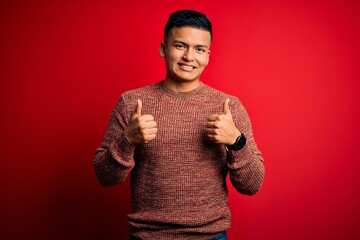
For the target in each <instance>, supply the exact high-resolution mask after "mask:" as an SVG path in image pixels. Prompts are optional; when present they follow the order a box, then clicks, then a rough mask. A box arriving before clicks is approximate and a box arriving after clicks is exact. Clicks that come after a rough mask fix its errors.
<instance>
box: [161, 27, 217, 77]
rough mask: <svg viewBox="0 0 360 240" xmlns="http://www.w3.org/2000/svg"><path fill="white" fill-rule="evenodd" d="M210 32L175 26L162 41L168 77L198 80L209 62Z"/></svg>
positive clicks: (162, 53)
mask: <svg viewBox="0 0 360 240" xmlns="http://www.w3.org/2000/svg"><path fill="white" fill-rule="evenodd" d="M210 44H211V36H210V32H208V31H205V30H201V29H197V28H193V27H175V28H173V29H172V31H171V33H170V34H169V36H168V37H167V39H165V42H164V43H161V48H160V55H161V56H162V57H164V58H165V61H166V78H167V80H170V81H176V82H194V81H198V80H199V78H200V75H201V73H202V72H203V70H204V69H205V67H206V65H207V64H208V62H209V55H210V49H209V48H210Z"/></svg>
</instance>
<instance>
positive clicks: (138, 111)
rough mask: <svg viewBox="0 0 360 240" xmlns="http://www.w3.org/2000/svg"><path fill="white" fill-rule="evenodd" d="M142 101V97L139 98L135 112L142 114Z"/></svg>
mask: <svg viewBox="0 0 360 240" xmlns="http://www.w3.org/2000/svg"><path fill="white" fill-rule="evenodd" d="M141 109H142V102H141V100H140V99H138V100H137V105H136V109H135V114H137V115H139V116H141Z"/></svg>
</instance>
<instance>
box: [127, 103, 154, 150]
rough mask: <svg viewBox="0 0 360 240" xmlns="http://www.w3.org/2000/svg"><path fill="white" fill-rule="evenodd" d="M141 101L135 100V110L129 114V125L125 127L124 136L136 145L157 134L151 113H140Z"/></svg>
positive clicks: (147, 140) (149, 139) (151, 138)
mask: <svg viewBox="0 0 360 240" xmlns="http://www.w3.org/2000/svg"><path fill="white" fill-rule="evenodd" d="M141 109H142V102H141V100H138V101H137V106H136V109H135V112H134V113H133V115H132V116H131V120H130V123H129V126H128V127H127V128H126V129H125V137H126V138H127V140H128V141H129V142H130V143H131V144H133V145H138V144H142V143H147V142H149V141H151V140H153V139H154V138H155V137H156V134H157V124H156V122H155V120H154V117H153V116H152V115H141Z"/></svg>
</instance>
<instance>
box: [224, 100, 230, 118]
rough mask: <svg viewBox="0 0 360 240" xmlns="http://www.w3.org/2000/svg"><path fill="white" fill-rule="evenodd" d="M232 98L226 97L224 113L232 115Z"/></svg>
mask: <svg viewBox="0 0 360 240" xmlns="http://www.w3.org/2000/svg"><path fill="white" fill-rule="evenodd" d="M229 102H230V99H228V98H227V99H226V100H225V102H224V114H225V115H231V111H230V106H229Z"/></svg>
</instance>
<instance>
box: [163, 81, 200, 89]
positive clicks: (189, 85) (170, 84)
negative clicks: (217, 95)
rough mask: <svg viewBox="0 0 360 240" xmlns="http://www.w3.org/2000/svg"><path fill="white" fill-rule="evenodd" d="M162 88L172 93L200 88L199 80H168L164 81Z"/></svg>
mask: <svg viewBox="0 0 360 240" xmlns="http://www.w3.org/2000/svg"><path fill="white" fill-rule="evenodd" d="M164 86H165V87H166V88H167V89H169V90H171V91H173V92H190V91H192V90H194V89H196V88H198V87H199V86H200V80H196V81H193V82H174V81H171V80H169V79H165V80H164Z"/></svg>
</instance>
